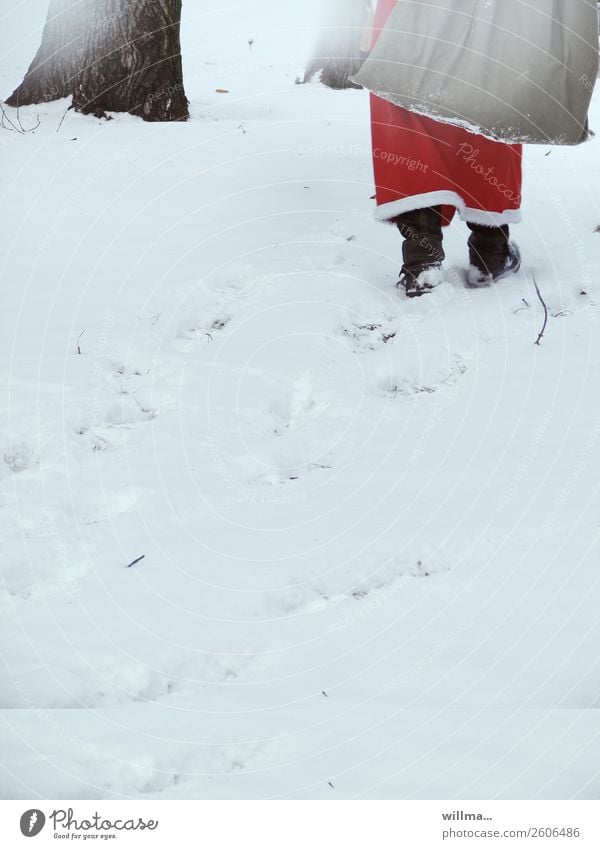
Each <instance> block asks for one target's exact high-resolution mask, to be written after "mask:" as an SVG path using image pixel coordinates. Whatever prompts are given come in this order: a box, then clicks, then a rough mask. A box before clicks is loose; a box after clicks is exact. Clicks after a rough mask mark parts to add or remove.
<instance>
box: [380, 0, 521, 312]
mask: <svg viewBox="0 0 600 849" xmlns="http://www.w3.org/2000/svg"><path fill="white" fill-rule="evenodd" d="M395 6H396V0H379V1H378V2H377V5H376V8H375V7H374V8H373V10H372V13H373V17H372V26H370V27H368V29H367V33H366V42H365V43H364V44H363V49H365V48H366V50H365V52H366V53H368V52H370V49H371V48H372V47H373V46H374V45H375V44H376V43H377V40H378V38H379V36H380V34H381V32H382V30H383V28H384V27H385V24H386V22H387V20H388V18H389V16H390V14H391V12H392V11H393V10H394V7H395ZM369 42H370V43H369ZM370 99H371V132H372V147H373V168H374V174H375V187H376V203H377V211H376V215H377V218H379V219H380V220H383V221H388V222H392V223H394V224H395V225H396V226H397V227H398V229H399V231H400V233H401V235H402V236H403V237H404V242H403V266H402V270H401V272H400V279H399V281H398V284H397V285H398V286H401V287H403V288H404V290H405V291H406V294H407V295H408V296H409V297H417V296H420V295H423V294H425V293H427V292H431V290H432V289H434V288H435V287H436V286H437V285H438V284H439V283H441V282H442V281H443V279H444V274H443V270H442V262H443V261H444V259H445V254H444V247H443V228H444V227H447V226H448V225H449V224H450V223H451V221H452V219H453V218H454V216H455V214H456V212H458V214H459V215H460V217H461V218H462V219H463V221H465V222H466V224H467V227H468V228H469V230H470V231H471V234H470V238H469V241H468V247H469V261H470V267H469V272H468V283H469V284H470V285H471V286H486V285H490V284H491V283H492V282H493V281H496V280H499V279H501V278H502V277H504V276H506V275H508V274H513V273H515V272H517V271H518V270H519V268H520V265H521V258H520V252H519V249H518V247H517V245H516V244H515V243H514V242H513V241H511V238H510V225H512V224H516V223H517V222H518V221H519V220H520V218H521V212H520V209H521V193H522V146H521V145H520V144H504V143H502V142H499V141H492V140H491V139H489V138H485V137H484V136H481V135H475V134H474V133H472V132H469V131H467V130H466V129H463V128H461V127H460V126H455V125H452V124H446V123H441V122H440V121H437V120H433V119H432V118H428V117H426V116H424V115H419V114H416V113H415V112H410V111H408V110H407V109H404V108H402V107H401V106H397V105H395V104H394V103H392V102H391V101H389V100H387V99H384V98H383V97H380V96H378V95H377V94H374V93H373V92H371V95H370Z"/></svg>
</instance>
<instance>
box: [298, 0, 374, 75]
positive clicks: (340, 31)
mask: <svg viewBox="0 0 600 849" xmlns="http://www.w3.org/2000/svg"><path fill="white" fill-rule="evenodd" d="M368 5H369V4H368V2H367V0H326V2H325V3H324V6H323V14H322V23H321V28H320V33H319V39H318V41H317V44H316V48H315V51H314V53H313V56H312V59H311V60H310V62H309V64H308V67H307V68H306V72H305V74H304V82H305V83H306V82H308V81H309V80H310V79H311V78H312V77H313V76H314V75H315V74H316V73H317V72H318V71H320V72H321V75H320V80H321V82H322V83H323V84H324V85H326V86H328V87H329V88H335V89H344V88H360V86H359V85H357V84H356V83H353V82H352V81H351V80H350V79H349V77H350V76H352V74H355V73H356V72H357V71H358V70H359V68H360V66H361V64H362V62H363V56H362V54H361V50H360V44H361V40H362V37H363V33H364V29H365V25H366V23H367V18H368Z"/></svg>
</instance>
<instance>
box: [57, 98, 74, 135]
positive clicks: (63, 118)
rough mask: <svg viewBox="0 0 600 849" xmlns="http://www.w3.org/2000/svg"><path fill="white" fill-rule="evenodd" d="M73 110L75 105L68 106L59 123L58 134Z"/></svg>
mask: <svg viewBox="0 0 600 849" xmlns="http://www.w3.org/2000/svg"><path fill="white" fill-rule="evenodd" d="M72 108H73V105H71V106H67V108H66V109H65V114H64V115H63V116H62V118H61V119H60V123H59V125H58V127H57V128H56V132H58V131H59V130H60V128H61V127H62V125H63V123H64V120H65V118H66V117H67V112H69V111H70V110H71V109H72Z"/></svg>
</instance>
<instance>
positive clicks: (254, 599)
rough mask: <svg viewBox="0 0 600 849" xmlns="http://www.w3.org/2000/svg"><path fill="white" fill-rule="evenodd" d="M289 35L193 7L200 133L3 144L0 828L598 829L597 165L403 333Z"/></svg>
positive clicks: (388, 261)
mask: <svg viewBox="0 0 600 849" xmlns="http://www.w3.org/2000/svg"><path fill="white" fill-rule="evenodd" d="M36 5H37V4H36ZM42 5H43V4H42ZM184 5H185V6H186V7H191V6H192V5H193V4H184ZM281 5H282V4H275V3H271V2H264V3H260V4H255V5H254V6H252V7H247V6H245V5H244V6H235V7H234V6H232V7H229V8H226V9H221V10H219V11H212V12H210V13H209V12H208V11H207V9H208V4H207V3H197V4H194V8H193V9H191V8H186V10H185V11H186V16H187V17H186V18H185V20H184V23H183V37H184V50H185V67H186V85H187V91H188V96H189V97H190V100H191V111H192V120H191V121H190V122H189V123H188V124H185V125H152V126H150V125H146V124H143V123H142V122H140V121H138V120H137V119H133V118H130V117H128V116H115V118H114V120H112V121H110V122H108V123H107V122H102V121H97V120H95V119H93V118H91V117H82V116H78V115H74V114H72V113H69V114H68V115H67V116H66V118H65V120H64V122H63V123H62V125H61V126H60V129H58V131H57V128H58V126H59V123H60V121H61V118H62V117H63V115H64V112H65V109H66V106H67V103H66V102H59V103H52V104H48V105H44V106H43V107H40V108H39V109H36V108H31V109H24V110H22V111H21V120H22V121H23V123H24V125H25V126H32V125H33V124H35V121H36V115H37V114H38V112H39V116H40V120H41V124H40V127H39V128H38V129H37V130H36V131H35V132H34V133H29V134H26V135H24V136H21V135H17V134H14V133H8V132H3V133H1V134H0V147H1V162H0V169H1V174H2V177H1V183H0V185H1V189H0V192H1V195H2V216H1V223H2V229H1V233H2V255H1V259H0V269H1V272H0V273H1V275H2V284H3V285H2V292H3V295H2V309H1V310H0V325H1V334H0V363H1V364H2V365H1V372H0V527H1V528H2V560H1V564H2V569H1V574H2V581H3V596H2V601H1V606H2V614H1V617H0V620H1V624H0V632H1V634H0V645H2V667H1V670H0V672H1V674H0V700H1V702H0V704H1V707H2V711H1V716H2V735H1V740H2V751H3V758H2V772H1V774H2V779H1V781H0V794H1V795H2V797H3V798H44V797H45V798H54V799H60V798H65V799H69V798H107V799H108V798H130V797H135V798H296V799H298V798H319V799H344V798H354V797H359V798H449V799H450V798H471V799H474V798H597V797H598V794H599V793H600V775H599V773H598V763H600V723H599V721H598V715H599V714H598V707H600V701H599V692H600V690H599V686H600V664H599V662H598V645H599V637H600V623H599V621H598V607H599V588H600V587H599V580H598V542H599V541H598V536H599V527H600V514H599V508H600V498H599V489H598V468H599V462H600V417H599V414H598V405H597V385H598V372H599V369H600V360H599V358H598V353H599V352H598V342H597V338H598V336H597V324H598V303H599V299H600V285H599V272H600V235H599V234H598V233H596V232H594V230H595V228H596V227H597V226H598V225H600V210H599V209H598V200H597V192H595V187H596V186H597V181H598V177H599V172H600V156H599V150H598V145H599V142H598V141H593V142H591V143H590V144H587V145H584V146H582V147H579V148H576V149H558V148H555V149H552V150H551V151H550V150H549V149H544V148H532V149H529V150H528V151H527V158H526V187H525V188H526V192H525V196H526V205H525V210H524V221H523V223H522V224H521V225H519V226H518V227H516V228H514V236H515V238H516V240H517V241H518V242H519V244H520V246H521V249H522V252H523V256H524V268H523V270H522V272H521V273H520V274H519V275H518V276H516V277H514V278H511V279H507V280H504V281H502V282H501V283H499V284H498V285H497V286H495V287H493V288H489V289H483V290H475V291H474V290H469V289H467V288H465V286H464V280H465V274H466V262H467V256H466V236H467V231H466V228H465V227H464V225H462V224H461V223H460V222H455V223H454V224H453V226H452V227H451V228H450V230H449V232H448V234H447V238H446V243H447V244H446V247H447V253H448V266H447V278H448V279H447V281H446V282H445V283H444V284H443V285H442V286H440V287H439V288H438V289H436V291H435V292H433V293H431V294H429V295H427V296H426V297H424V298H422V299H418V300H407V299H406V298H405V297H404V296H403V295H402V294H400V293H399V292H398V290H397V289H396V288H395V286H394V282H395V280H396V279H397V273H398V269H399V266H400V240H399V236H398V234H397V233H396V232H395V231H394V229H393V228H391V227H386V226H384V225H382V224H378V223H376V222H375V221H374V220H373V215H372V213H373V206H372V201H371V200H370V196H371V195H372V193H373V187H372V174H371V165H370V149H369V126H368V101H367V97H366V94H365V93H364V92H360V91H348V92H331V91H327V90H325V89H323V88H322V87H320V86H319V85H311V86H299V85H296V84H295V78H296V76H297V75H299V74H300V73H301V71H302V67H303V60H304V56H305V55H306V50H307V46H306V45H307V43H308V41H309V38H310V26H308V23H306V20H305V19H304V18H303V17H302V10H301V9H299V8H298V7H297V6H295V5H294V4H290V5H289V6H288V7H287V9H286V10H285V11H284V10H283V9H282V8H281ZM37 14H38V17H42V18H43V12H42V14H41V15H40V12H39V10H38V12H37ZM30 26H31V27H32V28H33V27H34V26H37V23H36V20H35V16H34V17H32V20H31V23H30ZM290 33H292V35H293V37H292V38H290ZM249 38H253V39H254V44H253V45H249V44H248V39H249ZM4 44H5V42H3V46H4ZM30 47H31V45H30V42H29V41H27V40H24V41H23V44H22V45H21V46H19V47H18V50H17V49H16V48H14V49H12V50H11V52H10V53H9V52H8V50H5V52H4V54H3V55H4V56H5V59H4V61H3V63H2V71H1V72H0V83H1V85H2V92H4V93H5V94H6V93H7V92H8V91H10V90H12V89H11V87H14V85H16V83H17V82H18V81H19V78H20V77H21V76H22V73H23V71H24V69H25V68H26V65H27V62H28V61H29V59H30V57H31V50H30ZM217 88H223V89H227V90H228V91H229V93H228V94H219V93H217V92H216V89H217ZM9 114H11V115H13V116H14V112H10V111H9ZM594 116H595V121H594V123H595V125H596V126H597V125H598V124H600V102H598V99H597V98H596V101H595V104H594ZM534 278H535V280H536V281H537V283H538V285H539V287H540V290H541V291H542V293H543V296H544V298H545V300H546V301H547V304H548V307H549V310H550V314H551V316H550V322H549V325H548V328H547V330H546V334H545V336H544V338H543V340H542V342H541V345H540V346H535V345H534V342H535V340H536V338H537V336H538V333H539V331H540V328H541V326H542V323H543V309H542V305H541V304H540V302H539V300H538V298H537V295H536V292H535V287H534ZM78 346H79V348H80V350H81V353H80V354H79V353H78ZM142 555H144V556H145V557H144V559H143V560H142V561H140V562H139V563H138V564H137V565H135V566H132V567H130V568H127V567H128V564H130V563H132V562H133V561H134V560H136V559H137V558H139V557H141V556H142Z"/></svg>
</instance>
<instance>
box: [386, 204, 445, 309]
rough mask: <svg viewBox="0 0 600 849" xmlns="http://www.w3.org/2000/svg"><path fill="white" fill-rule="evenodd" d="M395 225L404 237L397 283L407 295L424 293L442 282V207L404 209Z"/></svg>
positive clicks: (412, 296)
mask: <svg viewBox="0 0 600 849" xmlns="http://www.w3.org/2000/svg"><path fill="white" fill-rule="evenodd" d="M396 225H397V227H398V229H399V230H400V233H401V234H402V236H403V237H404V243H403V245H402V255H403V259H404V265H403V266H402V270H401V272H400V280H399V281H398V283H397V285H398V286H403V287H404V289H405V290H406V294H407V295H408V297H409V298H414V297H418V296H419V295H424V294H425V293H426V292H430V291H431V290H432V289H433V288H434V287H435V286H437V285H439V283H441V282H442V273H441V267H442V262H443V261H444V258H445V255H444V247H443V237H442V208H441V207H440V206H433V207H427V208H425V209H415V210H413V211H412V212H406V213H404V214H403V215H399V216H398V218H396Z"/></svg>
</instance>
